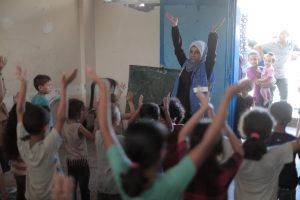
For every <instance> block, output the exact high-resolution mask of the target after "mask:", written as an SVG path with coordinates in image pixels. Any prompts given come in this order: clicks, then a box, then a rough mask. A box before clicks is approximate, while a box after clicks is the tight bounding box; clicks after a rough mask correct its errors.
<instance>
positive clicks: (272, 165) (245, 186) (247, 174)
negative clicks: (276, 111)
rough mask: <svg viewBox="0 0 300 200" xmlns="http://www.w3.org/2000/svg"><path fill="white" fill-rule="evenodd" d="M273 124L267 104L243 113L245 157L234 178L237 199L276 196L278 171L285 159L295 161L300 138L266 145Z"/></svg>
mask: <svg viewBox="0 0 300 200" xmlns="http://www.w3.org/2000/svg"><path fill="white" fill-rule="evenodd" d="M273 124H274V120H273V117H272V116H271V114H270V113H269V112H268V110H267V109H265V108H261V107H256V108H254V109H252V110H248V111H247V112H245V113H244V114H243V115H242V117H241V120H240V123H239V130H240V133H241V134H243V135H244V136H246V141H245V142H244V143H243V148H244V151H245V159H244V161H243V163H242V165H241V167H240V169H239V171H238V173H237V175H236V178H235V194H234V195H235V199H243V200H253V199H264V200H274V199H277V195H278V177H279V174H280V172H281V170H282V168H283V166H284V165H285V164H286V163H290V162H292V161H293V152H296V151H298V150H299V149H300V139H298V140H297V141H296V142H292V143H286V144H283V145H280V146H277V147H273V148H267V146H266V140H267V139H268V138H269V137H270V135H271V132H272V128H273Z"/></svg>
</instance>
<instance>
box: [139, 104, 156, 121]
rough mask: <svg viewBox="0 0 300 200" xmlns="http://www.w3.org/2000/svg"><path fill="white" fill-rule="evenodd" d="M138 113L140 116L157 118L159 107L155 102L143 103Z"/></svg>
mask: <svg viewBox="0 0 300 200" xmlns="http://www.w3.org/2000/svg"><path fill="white" fill-rule="evenodd" d="M139 114H140V118H149V119H153V120H159V117H160V109H159V107H158V105H157V104H156V103H144V104H143V105H142V107H141V110H140V113H139Z"/></svg>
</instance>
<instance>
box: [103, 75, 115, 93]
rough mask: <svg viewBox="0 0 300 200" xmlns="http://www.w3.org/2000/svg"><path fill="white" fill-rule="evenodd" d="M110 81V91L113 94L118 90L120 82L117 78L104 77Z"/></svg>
mask: <svg viewBox="0 0 300 200" xmlns="http://www.w3.org/2000/svg"><path fill="white" fill-rule="evenodd" d="M104 79H105V80H107V81H108V83H109V91H110V93H111V94H113V93H114V92H115V90H116V87H117V85H118V82H117V81H116V80H115V79H112V78H104Z"/></svg>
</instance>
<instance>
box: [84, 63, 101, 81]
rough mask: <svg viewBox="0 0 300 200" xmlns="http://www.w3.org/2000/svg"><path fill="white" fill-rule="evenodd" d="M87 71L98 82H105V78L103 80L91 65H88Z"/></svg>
mask: <svg viewBox="0 0 300 200" xmlns="http://www.w3.org/2000/svg"><path fill="white" fill-rule="evenodd" d="M85 72H86V75H87V76H88V77H89V78H90V79H91V80H93V81H95V82H96V83H99V82H103V81H104V80H102V79H101V78H100V77H99V76H98V75H97V74H96V72H95V70H94V69H93V68H91V67H89V66H86V68H85Z"/></svg>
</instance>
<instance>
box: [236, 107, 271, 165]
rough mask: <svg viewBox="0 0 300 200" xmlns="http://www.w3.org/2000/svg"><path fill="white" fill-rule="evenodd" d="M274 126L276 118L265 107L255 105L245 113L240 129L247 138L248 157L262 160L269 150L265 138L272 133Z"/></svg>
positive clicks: (245, 143) (246, 156)
mask: <svg viewBox="0 0 300 200" xmlns="http://www.w3.org/2000/svg"><path fill="white" fill-rule="evenodd" d="M273 126H274V119H273V117H272V115H271V114H270V113H269V111H268V110H267V109H265V108H261V107H255V108H254V109H252V110H248V111H246V112H245V113H243V115H242V116H241V118H240V121H239V131H240V133H241V134H242V135H244V136H246V138H247V139H246V141H245V142H244V143H243V148H244V151H245V158H246V159H250V160H260V159H261V158H262V156H263V155H264V154H265V153H266V152H267V147H266V144H265V140H266V139H267V138H268V137H269V136H270V135H271V133H272V128H273Z"/></svg>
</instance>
